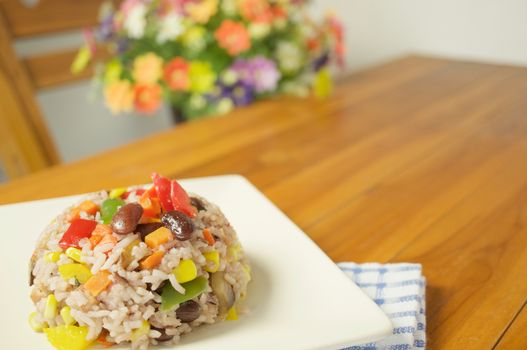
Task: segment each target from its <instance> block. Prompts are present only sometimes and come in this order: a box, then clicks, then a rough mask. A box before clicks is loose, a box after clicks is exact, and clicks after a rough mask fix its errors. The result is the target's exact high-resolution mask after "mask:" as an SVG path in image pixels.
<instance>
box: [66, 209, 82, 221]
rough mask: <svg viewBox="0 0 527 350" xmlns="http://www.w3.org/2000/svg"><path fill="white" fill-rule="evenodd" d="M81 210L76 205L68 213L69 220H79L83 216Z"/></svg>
mask: <svg viewBox="0 0 527 350" xmlns="http://www.w3.org/2000/svg"><path fill="white" fill-rule="evenodd" d="M80 214H81V210H80V208H79V207H75V208H73V209H71V211H70V213H69V214H68V221H73V220H77V219H79V218H80V217H81V215H80Z"/></svg>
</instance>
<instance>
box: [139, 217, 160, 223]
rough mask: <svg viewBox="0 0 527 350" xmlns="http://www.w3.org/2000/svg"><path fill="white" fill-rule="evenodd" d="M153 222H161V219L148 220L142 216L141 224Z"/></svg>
mask: <svg viewBox="0 0 527 350" xmlns="http://www.w3.org/2000/svg"><path fill="white" fill-rule="evenodd" d="M152 222H161V219H158V218H148V217H145V216H141V219H140V220H139V223H140V224H150V223H152Z"/></svg>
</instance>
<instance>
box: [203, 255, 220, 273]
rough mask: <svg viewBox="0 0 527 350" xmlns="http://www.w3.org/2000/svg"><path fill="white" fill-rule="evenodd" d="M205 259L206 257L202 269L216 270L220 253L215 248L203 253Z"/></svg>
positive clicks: (218, 266) (218, 265)
mask: <svg viewBox="0 0 527 350" xmlns="http://www.w3.org/2000/svg"><path fill="white" fill-rule="evenodd" d="M203 256H204V257H205V259H207V264H206V265H205V267H204V269H205V271H207V272H212V273H214V272H216V271H218V269H219V268H220V253H219V252H218V251H217V250H213V251H211V252H206V253H203Z"/></svg>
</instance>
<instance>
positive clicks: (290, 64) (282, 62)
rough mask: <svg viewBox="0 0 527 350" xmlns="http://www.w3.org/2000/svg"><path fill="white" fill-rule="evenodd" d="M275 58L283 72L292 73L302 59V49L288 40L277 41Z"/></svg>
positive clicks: (300, 63)
mask: <svg viewBox="0 0 527 350" xmlns="http://www.w3.org/2000/svg"><path fill="white" fill-rule="evenodd" d="M276 58H277V59H278V65H279V67H280V69H281V70H282V71H283V72H285V73H294V72H296V71H297V70H299V69H300V68H301V66H302V63H303V60H304V57H303V53H302V50H300V48H299V47H298V46H297V45H295V44H293V43H291V42H288V41H281V42H279V43H278V45H277V48H276Z"/></svg>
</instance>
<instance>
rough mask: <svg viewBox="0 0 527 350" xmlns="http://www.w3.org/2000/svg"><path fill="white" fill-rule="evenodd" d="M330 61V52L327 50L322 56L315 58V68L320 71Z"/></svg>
mask: <svg viewBox="0 0 527 350" xmlns="http://www.w3.org/2000/svg"><path fill="white" fill-rule="evenodd" d="M328 63H329V52H327V51H326V52H325V53H324V54H322V55H321V56H319V57H317V58H315V60H314V61H313V70H314V71H315V72H318V71H319V70H321V69H322V68H324V67H325V66H326V65H327V64H328Z"/></svg>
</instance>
